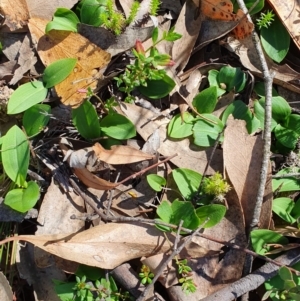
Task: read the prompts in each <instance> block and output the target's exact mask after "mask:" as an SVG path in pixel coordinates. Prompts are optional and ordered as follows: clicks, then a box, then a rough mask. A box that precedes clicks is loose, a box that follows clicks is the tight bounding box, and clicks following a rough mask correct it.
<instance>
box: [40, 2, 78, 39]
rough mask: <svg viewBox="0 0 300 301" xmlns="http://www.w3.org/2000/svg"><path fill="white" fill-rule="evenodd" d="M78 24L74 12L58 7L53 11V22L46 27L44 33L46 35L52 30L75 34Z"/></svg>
mask: <svg viewBox="0 0 300 301" xmlns="http://www.w3.org/2000/svg"><path fill="white" fill-rule="evenodd" d="M78 23H80V21H79V19H78V17H77V15H76V14H75V13H74V12H72V11H71V10H69V9H67V8H64V7H60V8H57V10H56V11H55V13H54V17H53V21H51V22H49V23H48V24H47V25H46V30H45V32H46V33H48V32H49V31H50V30H52V29H55V30H66V31H72V32H77V24H78Z"/></svg>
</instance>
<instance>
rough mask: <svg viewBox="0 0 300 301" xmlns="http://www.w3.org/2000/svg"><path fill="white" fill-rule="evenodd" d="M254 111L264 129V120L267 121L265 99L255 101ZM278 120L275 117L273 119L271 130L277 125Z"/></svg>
mask: <svg viewBox="0 0 300 301" xmlns="http://www.w3.org/2000/svg"><path fill="white" fill-rule="evenodd" d="M254 113H255V117H256V118H257V119H258V120H259V121H260V127H261V128H262V129H264V121H265V102H264V99H261V100H260V101H258V100H255V101H254ZM276 125H277V122H276V120H275V119H274V118H272V119H271V131H272V130H274V128H275V127H276Z"/></svg>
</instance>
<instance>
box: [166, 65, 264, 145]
mask: <svg viewBox="0 0 300 301" xmlns="http://www.w3.org/2000/svg"><path fill="white" fill-rule="evenodd" d="M208 79H209V83H210V87H209V88H207V89H204V90H203V91H201V92H200V93H199V94H198V95H196V97H195V98H194V100H193V106H194V107H195V109H196V110H197V112H198V113H200V114H201V115H200V116H199V117H194V116H193V115H192V114H190V113H188V112H185V113H183V114H182V115H176V116H174V117H173V118H172V120H171V121H170V123H169V125H168V135H169V137H171V138H175V139H181V138H186V137H189V136H191V135H192V136H193V138H194V144H196V145H198V146H201V147H209V146H213V145H214V144H215V141H216V139H217V138H218V137H219V135H220V133H221V132H222V131H223V129H224V125H225V123H226V121H227V118H228V117H229V115H230V114H232V115H233V116H234V118H236V119H242V120H245V121H246V126H247V130H248V132H249V133H253V132H255V131H256V130H257V129H258V127H259V126H260V122H259V120H258V119H257V118H256V117H255V116H254V115H253V113H252V112H251V111H250V110H249V108H248V107H247V106H246V105H245V104H244V103H243V102H242V101H240V100H236V101H234V102H232V103H231V104H230V105H229V106H227V108H226V109H225V110H224V112H223V113H222V115H221V118H220V119H219V118H217V117H216V116H214V115H213V114H212V112H213V111H214V110H215V108H216V105H217V103H218V98H219V97H220V96H221V95H222V94H224V93H226V90H225V89H223V88H226V89H227V91H232V90H236V91H241V90H243V89H244V87H245V83H246V75H245V73H244V72H243V71H241V70H240V68H232V67H228V66H227V67H223V68H221V70H220V71H217V70H211V71H209V76H208ZM221 87H223V88H221ZM219 140H220V141H222V140H223V136H222V135H221V137H219Z"/></svg>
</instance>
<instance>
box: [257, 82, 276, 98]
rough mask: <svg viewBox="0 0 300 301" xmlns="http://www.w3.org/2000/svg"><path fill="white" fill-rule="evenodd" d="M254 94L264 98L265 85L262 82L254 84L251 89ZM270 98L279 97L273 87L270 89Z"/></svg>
mask: <svg viewBox="0 0 300 301" xmlns="http://www.w3.org/2000/svg"><path fill="white" fill-rule="evenodd" d="M253 90H254V92H255V93H256V94H257V95H258V96H260V97H264V96H265V84H264V82H256V83H255V85H254V88H253ZM272 96H279V95H278V93H277V91H276V90H275V88H274V87H272Z"/></svg>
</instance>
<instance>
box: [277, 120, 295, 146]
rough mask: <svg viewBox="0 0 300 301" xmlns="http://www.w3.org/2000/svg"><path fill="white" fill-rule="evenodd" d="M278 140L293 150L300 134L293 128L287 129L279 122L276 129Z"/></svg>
mask: <svg viewBox="0 0 300 301" xmlns="http://www.w3.org/2000/svg"><path fill="white" fill-rule="evenodd" d="M274 133H275V137H276V139H277V141H278V142H279V143H280V144H281V145H283V146H285V147H286V148H288V149H290V150H293V149H294V148H295V147H296V143H297V141H298V138H299V136H300V135H299V134H298V133H296V132H295V131H293V130H290V129H287V128H285V127H283V126H281V125H280V124H277V125H276V127H275V129H274Z"/></svg>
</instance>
